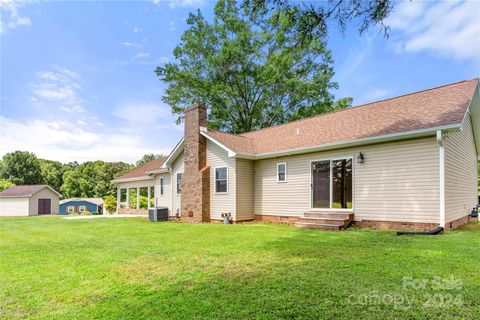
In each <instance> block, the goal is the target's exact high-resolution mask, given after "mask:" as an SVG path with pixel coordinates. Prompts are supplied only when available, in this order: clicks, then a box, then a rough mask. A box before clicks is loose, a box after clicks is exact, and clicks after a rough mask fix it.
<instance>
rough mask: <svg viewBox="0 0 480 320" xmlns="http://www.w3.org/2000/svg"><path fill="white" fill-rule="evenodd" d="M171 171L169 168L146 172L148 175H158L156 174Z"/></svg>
mask: <svg viewBox="0 0 480 320" xmlns="http://www.w3.org/2000/svg"><path fill="white" fill-rule="evenodd" d="M168 172H169V170H168V169H167V168H162V169H155V170H150V171H145V173H148V174H156V173H168Z"/></svg>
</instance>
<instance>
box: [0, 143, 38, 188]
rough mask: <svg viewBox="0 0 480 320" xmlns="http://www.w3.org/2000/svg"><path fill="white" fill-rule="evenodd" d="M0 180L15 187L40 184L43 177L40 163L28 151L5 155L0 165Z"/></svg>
mask: <svg viewBox="0 0 480 320" xmlns="http://www.w3.org/2000/svg"><path fill="white" fill-rule="evenodd" d="M0 178H1V179H6V180H8V181H10V182H12V183H14V184H16V185H22V184H41V183H43V177H42V174H41V168H40V161H39V160H38V158H37V156H36V155H35V154H33V153H31V152H28V151H14V152H11V153H7V154H5V155H4V156H3V158H2V163H1V165H0Z"/></svg>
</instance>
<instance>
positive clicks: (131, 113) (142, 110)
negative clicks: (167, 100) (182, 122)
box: [113, 103, 170, 126]
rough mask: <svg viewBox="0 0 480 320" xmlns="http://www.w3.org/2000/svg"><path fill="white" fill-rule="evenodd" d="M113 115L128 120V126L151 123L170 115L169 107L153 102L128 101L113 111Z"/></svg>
mask: <svg viewBox="0 0 480 320" xmlns="http://www.w3.org/2000/svg"><path fill="white" fill-rule="evenodd" d="M113 115H114V116H116V117H118V118H120V119H122V120H124V121H126V122H128V123H129V125H130V126H135V125H139V124H142V125H151V124H154V123H157V122H160V121H161V120H162V119H166V118H168V117H169V116H170V107H169V106H167V105H159V104H153V103H130V104H126V105H124V106H121V107H120V108H118V109H116V110H115V111H114V112H113Z"/></svg>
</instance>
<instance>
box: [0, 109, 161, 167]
mask: <svg viewBox="0 0 480 320" xmlns="http://www.w3.org/2000/svg"><path fill="white" fill-rule="evenodd" d="M0 140H1V141H2V143H1V144H0V154H1V155H3V154H5V153H7V152H12V151H14V150H28V151H31V152H33V153H35V154H36V155H37V156H38V157H40V158H44V159H52V160H58V161H62V162H68V161H75V160H76V161H79V162H83V161H89V160H97V159H102V160H105V161H120V160H122V161H129V162H134V161H135V160H138V159H139V158H140V157H141V156H142V155H143V154H146V153H152V152H156V153H157V152H160V153H162V152H163V153H167V152H169V148H165V149H161V150H156V149H155V150H154V149H152V148H151V147H148V145H147V144H146V143H145V142H144V141H142V139H141V138H140V137H138V136H135V135H131V134H125V133H121V132H120V133H119V132H115V131H106V132H104V131H103V130H94V129H90V131H89V130H88V129H83V128H80V127H79V126H78V125H76V124H75V122H73V123H71V122H68V121H58V120H55V121H48V120H40V119H35V120H24V121H21V120H13V119H9V118H5V117H2V116H0Z"/></svg>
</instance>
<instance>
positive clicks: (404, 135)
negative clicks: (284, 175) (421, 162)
mask: <svg viewBox="0 0 480 320" xmlns="http://www.w3.org/2000/svg"><path fill="white" fill-rule="evenodd" d="M461 126H462V124H461V123H457V124H451V125H446V126H440V127H434V128H428V129H421V130H412V131H407V132H401V133H392V134H385V135H381V136H375V137H368V138H362V139H355V140H349V141H343V142H337V143H331V144H323V145H317V146H309V147H303V148H294V149H288V150H282V151H275V152H267V153H259V154H237V156H236V157H237V158H241V159H251V160H259V159H267V158H276V157H283V156H290V155H296V154H302V153H311V152H318V151H327V150H335V149H342V148H348V147H355V146H362V145H367V144H375V143H381V142H389V141H396V140H404V139H413V138H421V137H427V136H434V135H436V132H437V130H442V131H450V130H459V129H460V128H461Z"/></svg>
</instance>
